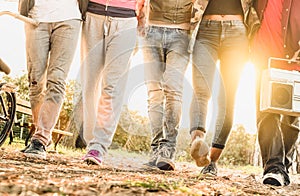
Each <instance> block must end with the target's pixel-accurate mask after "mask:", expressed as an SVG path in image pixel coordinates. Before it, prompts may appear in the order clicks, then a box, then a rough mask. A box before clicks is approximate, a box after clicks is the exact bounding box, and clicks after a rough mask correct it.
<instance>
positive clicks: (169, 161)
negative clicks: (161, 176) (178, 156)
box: [156, 145, 176, 171]
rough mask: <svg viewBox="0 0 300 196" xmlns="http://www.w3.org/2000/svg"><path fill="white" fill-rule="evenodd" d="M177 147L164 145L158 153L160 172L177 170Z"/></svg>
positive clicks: (157, 162) (157, 164)
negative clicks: (175, 160)
mask: <svg viewBox="0 0 300 196" xmlns="http://www.w3.org/2000/svg"><path fill="white" fill-rule="evenodd" d="M175 152H176V150H175V147H169V146H167V145H163V146H162V147H160V149H159V151H158V158H157V161H156V166H157V167H158V168H159V169H160V170H166V171H173V170H175V162H174V159H175Z"/></svg>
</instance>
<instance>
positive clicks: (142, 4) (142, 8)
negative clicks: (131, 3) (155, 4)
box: [137, 0, 149, 36]
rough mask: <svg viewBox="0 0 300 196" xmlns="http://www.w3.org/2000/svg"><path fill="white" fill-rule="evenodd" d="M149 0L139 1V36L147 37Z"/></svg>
mask: <svg viewBox="0 0 300 196" xmlns="http://www.w3.org/2000/svg"><path fill="white" fill-rule="evenodd" d="M148 4H149V0H137V19H138V34H139V35H140V36H144V35H145V27H146V23H147V15H148V13H147V12H148V11H147V10H148Z"/></svg>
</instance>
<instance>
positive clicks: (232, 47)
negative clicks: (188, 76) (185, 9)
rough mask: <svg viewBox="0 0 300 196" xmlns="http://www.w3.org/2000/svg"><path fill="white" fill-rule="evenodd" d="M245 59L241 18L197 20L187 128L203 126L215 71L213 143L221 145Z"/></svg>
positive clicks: (231, 116) (228, 125)
mask: <svg viewBox="0 0 300 196" xmlns="http://www.w3.org/2000/svg"><path fill="white" fill-rule="evenodd" d="M247 59H248V39H247V36H246V28H245V26H244V24H243V22H242V21H239V20H231V21H212V20H203V21H201V24H200V28H199V31H198V35H197V37H196V42H195V46H194V52H193V67H192V68H193V88H194V95H193V99H192V103H191V108H190V118H191V122H190V128H191V132H192V131H194V130H203V129H204V130H205V129H206V118H207V106H208V101H209V99H210V98H211V95H212V92H213V89H212V88H213V81H214V79H215V78H214V76H215V72H216V71H217V66H216V64H217V60H219V61H220V68H219V69H218V71H217V73H216V77H218V79H219V81H220V83H221V84H220V90H219V92H218V99H217V100H218V103H214V104H213V105H214V107H215V106H218V115H217V122H216V125H215V126H214V129H215V130H214V131H215V134H214V138H213V142H212V143H213V146H214V147H217V148H221V149H222V148H224V146H225V143H226V140H227V138H228V135H229V133H230V130H231V127H232V120H233V113H234V99H235V94H236V90H237V87H238V83H239V79H240V74H241V72H242V69H243V67H244V64H245V62H246V61H247Z"/></svg>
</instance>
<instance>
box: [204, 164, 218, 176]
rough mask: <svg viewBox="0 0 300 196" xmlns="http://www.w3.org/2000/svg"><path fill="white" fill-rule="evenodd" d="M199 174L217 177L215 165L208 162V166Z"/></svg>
mask: <svg viewBox="0 0 300 196" xmlns="http://www.w3.org/2000/svg"><path fill="white" fill-rule="evenodd" d="M201 174H204V175H209V176H217V174H218V169H217V165H216V163H215V162H210V164H209V165H207V166H205V167H204V168H203V169H202V170H201Z"/></svg>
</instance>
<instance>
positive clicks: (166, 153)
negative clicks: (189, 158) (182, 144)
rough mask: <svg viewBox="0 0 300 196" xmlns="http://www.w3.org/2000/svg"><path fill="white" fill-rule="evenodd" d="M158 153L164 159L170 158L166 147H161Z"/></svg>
mask: <svg viewBox="0 0 300 196" xmlns="http://www.w3.org/2000/svg"><path fill="white" fill-rule="evenodd" d="M160 152H161V153H162V154H163V156H164V157H170V156H171V152H170V150H169V149H168V147H167V146H163V147H162V148H161V149H160Z"/></svg>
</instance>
